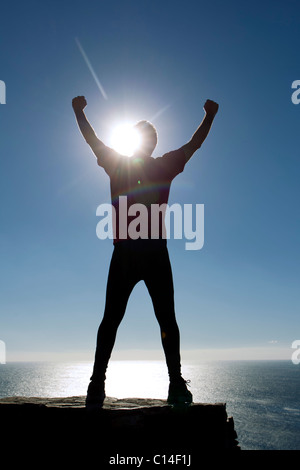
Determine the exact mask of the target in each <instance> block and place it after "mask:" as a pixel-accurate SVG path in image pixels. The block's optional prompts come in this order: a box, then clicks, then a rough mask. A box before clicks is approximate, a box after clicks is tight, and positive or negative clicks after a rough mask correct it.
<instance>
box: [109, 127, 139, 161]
mask: <svg viewBox="0 0 300 470" xmlns="http://www.w3.org/2000/svg"><path fill="white" fill-rule="evenodd" d="M140 143H141V136H140V134H139V132H138V131H137V130H136V129H135V128H134V126H133V125H132V124H128V123H123V124H119V125H117V126H116V127H115V128H114V129H113V130H112V133H111V136H110V145H111V147H112V148H113V149H114V150H116V151H117V152H119V153H121V154H122V155H126V156H127V157H131V156H132V155H133V154H134V152H135V151H136V150H138V148H139V146H140Z"/></svg>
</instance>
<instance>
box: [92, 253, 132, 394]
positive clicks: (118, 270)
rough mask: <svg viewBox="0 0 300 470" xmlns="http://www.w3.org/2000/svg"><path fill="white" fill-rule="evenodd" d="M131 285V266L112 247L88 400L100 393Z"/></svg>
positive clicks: (123, 254) (122, 255)
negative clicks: (112, 251)
mask: <svg viewBox="0 0 300 470" xmlns="http://www.w3.org/2000/svg"><path fill="white" fill-rule="evenodd" d="M135 283H136V281H135V278H134V275H133V269H132V263H131V262H130V259H128V254H127V253H126V252H125V253H124V250H122V247H115V249H114V253H113V256H112V259H111V263H110V268H109V274H108V280H107V288H106V303H105V310H104V315H103V319H102V321H101V324H100V326H99V329H98V334H97V345H96V353H95V361H94V368H93V374H92V376H91V383H90V385H89V389H88V395H90V398H91V395H93V394H94V395H98V396H99V395H100V394H101V393H102V391H103V392H104V381H105V373H106V369H107V365H108V362H109V359H110V356H111V353H112V350H113V347H114V343H115V339H116V334H117V330H118V327H119V325H120V323H121V321H122V319H123V317H124V314H125V310H126V306H127V302H128V299H129V296H130V294H131V291H132V289H133V287H134V285H135ZM89 392H90V393H89ZM102 394H103V393H102ZM91 401H93V400H91Z"/></svg>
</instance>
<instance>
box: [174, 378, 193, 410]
mask: <svg viewBox="0 0 300 470" xmlns="http://www.w3.org/2000/svg"><path fill="white" fill-rule="evenodd" d="M187 384H189V380H184V379H183V378H182V377H180V378H179V379H176V380H170V385H169V394H168V404H169V405H184V404H190V403H192V402H193V395H192V394H191V392H190V391H189V390H188V389H187Z"/></svg>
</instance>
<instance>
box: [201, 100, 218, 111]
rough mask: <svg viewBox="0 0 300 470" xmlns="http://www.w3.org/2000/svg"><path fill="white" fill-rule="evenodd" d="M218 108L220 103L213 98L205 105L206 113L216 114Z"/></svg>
mask: <svg viewBox="0 0 300 470" xmlns="http://www.w3.org/2000/svg"><path fill="white" fill-rule="evenodd" d="M218 109H219V105H218V103H215V102H214V101H212V100H206V102H205V105H204V111H205V112H206V114H210V115H215V114H217V112H218Z"/></svg>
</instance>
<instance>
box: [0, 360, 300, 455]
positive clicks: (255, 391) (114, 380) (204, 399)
mask: <svg viewBox="0 0 300 470" xmlns="http://www.w3.org/2000/svg"><path fill="white" fill-rule="evenodd" d="M91 372H92V363H90V362H80V363H75V362H73V363H72V362H68V363H60V362H57V363H48V362H31V363H22V362H19V363H17V362H15V363H7V364H1V365H0V398H3V397H9V396H24V397H29V396H31V397H68V396H80V395H85V394H86V388H87V384H88V382H89V377H90V375H91ZM182 372H183V376H184V378H185V379H186V380H190V381H191V382H190V390H191V392H192V393H193V397H194V402H199V403H218V402H222V403H226V409H227V414H228V416H232V417H233V419H234V424H235V430H236V432H237V435H238V442H239V446H240V447H241V449H242V450H300V365H295V364H293V363H292V362H291V361H217V362H200V363H196V362H195V363H189V364H185V363H183V366H182ZM167 391H168V376H167V369H166V366H165V363H164V362H162V361H111V362H110V364H109V368H108V371H107V380H106V394H107V396H111V397H116V398H126V397H139V398H162V399H165V398H166V396H167Z"/></svg>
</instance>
